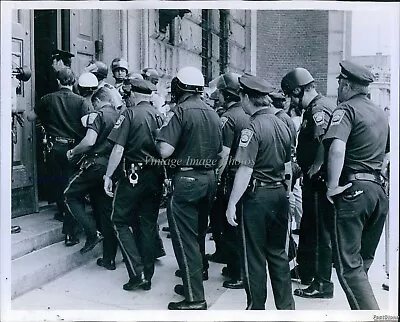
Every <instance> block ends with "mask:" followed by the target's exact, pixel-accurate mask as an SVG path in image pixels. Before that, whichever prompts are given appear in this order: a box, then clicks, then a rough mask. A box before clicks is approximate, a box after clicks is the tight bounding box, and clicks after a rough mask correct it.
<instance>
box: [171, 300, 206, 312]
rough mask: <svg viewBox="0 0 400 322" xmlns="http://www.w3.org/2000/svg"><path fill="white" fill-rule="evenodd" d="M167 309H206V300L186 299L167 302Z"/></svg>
mask: <svg viewBox="0 0 400 322" xmlns="http://www.w3.org/2000/svg"><path fill="white" fill-rule="evenodd" d="M168 310H207V302H206V301H205V300H204V301H197V302H188V301H186V300H183V301H180V302H169V304H168Z"/></svg>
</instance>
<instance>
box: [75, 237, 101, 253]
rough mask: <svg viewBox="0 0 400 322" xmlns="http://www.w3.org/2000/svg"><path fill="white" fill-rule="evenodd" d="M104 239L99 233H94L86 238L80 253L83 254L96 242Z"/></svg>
mask: <svg viewBox="0 0 400 322" xmlns="http://www.w3.org/2000/svg"><path fill="white" fill-rule="evenodd" d="M103 239H104V237H103V236H101V235H96V237H94V238H87V239H86V243H85V245H84V246H83V247H82V248H81V250H80V253H81V254H85V253H87V252H88V251H91V250H92V249H93V248H94V247H95V246H96V245H97V244H98V243H100V242H101V241H102V240H103Z"/></svg>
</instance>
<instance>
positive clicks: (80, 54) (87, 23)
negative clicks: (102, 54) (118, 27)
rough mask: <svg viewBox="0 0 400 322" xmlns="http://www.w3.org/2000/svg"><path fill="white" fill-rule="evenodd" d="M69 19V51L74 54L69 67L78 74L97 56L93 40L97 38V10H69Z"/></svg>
mask: <svg viewBox="0 0 400 322" xmlns="http://www.w3.org/2000/svg"><path fill="white" fill-rule="evenodd" d="M67 19H68V18H67ZM69 19H70V23H69V26H70V34H69V43H70V52H71V53H73V54H74V55H75V58H73V59H72V66H71V67H72V69H73V70H74V72H75V73H76V74H77V75H79V74H80V73H82V70H83V68H85V67H86V66H87V65H88V64H89V62H90V61H91V60H93V59H95V58H98V57H96V46H95V42H96V40H98V39H99V11H98V10H71V11H70V15H69Z"/></svg>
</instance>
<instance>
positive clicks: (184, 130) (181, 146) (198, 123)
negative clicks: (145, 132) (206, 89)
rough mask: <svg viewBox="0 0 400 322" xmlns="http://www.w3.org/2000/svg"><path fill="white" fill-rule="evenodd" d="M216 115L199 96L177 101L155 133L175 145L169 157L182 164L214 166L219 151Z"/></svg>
mask: <svg viewBox="0 0 400 322" xmlns="http://www.w3.org/2000/svg"><path fill="white" fill-rule="evenodd" d="M221 139H222V138H221V125H220V118H219V117H218V114H217V113H216V112H215V111H214V110H213V109H212V108H211V107H210V106H208V105H207V104H206V103H204V102H203V101H202V100H201V99H200V98H199V96H198V95H191V96H189V97H188V98H186V99H185V100H184V101H182V102H180V103H178V104H177V105H176V106H175V107H174V108H173V110H171V111H170V112H169V115H167V120H166V123H165V124H164V126H163V127H162V128H161V129H160V132H159V134H158V136H157V140H158V141H163V142H166V143H168V144H170V145H172V146H173V147H174V148H175V151H174V153H173V154H172V155H171V157H170V160H171V161H172V160H173V161H174V162H176V165H178V166H182V167H194V168H216V167H217V163H218V153H219V152H221V151H222V140H221Z"/></svg>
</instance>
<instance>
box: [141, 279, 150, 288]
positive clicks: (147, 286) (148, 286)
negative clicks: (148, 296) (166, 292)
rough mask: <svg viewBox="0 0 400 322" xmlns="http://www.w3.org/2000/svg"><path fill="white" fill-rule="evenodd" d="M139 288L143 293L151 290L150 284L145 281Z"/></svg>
mask: <svg viewBox="0 0 400 322" xmlns="http://www.w3.org/2000/svg"><path fill="white" fill-rule="evenodd" d="M140 288H141V289H142V290H144V291H150V290H151V282H150V281H148V280H146V282H145V283H144V284H143V285H142V286H141V287H140Z"/></svg>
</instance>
